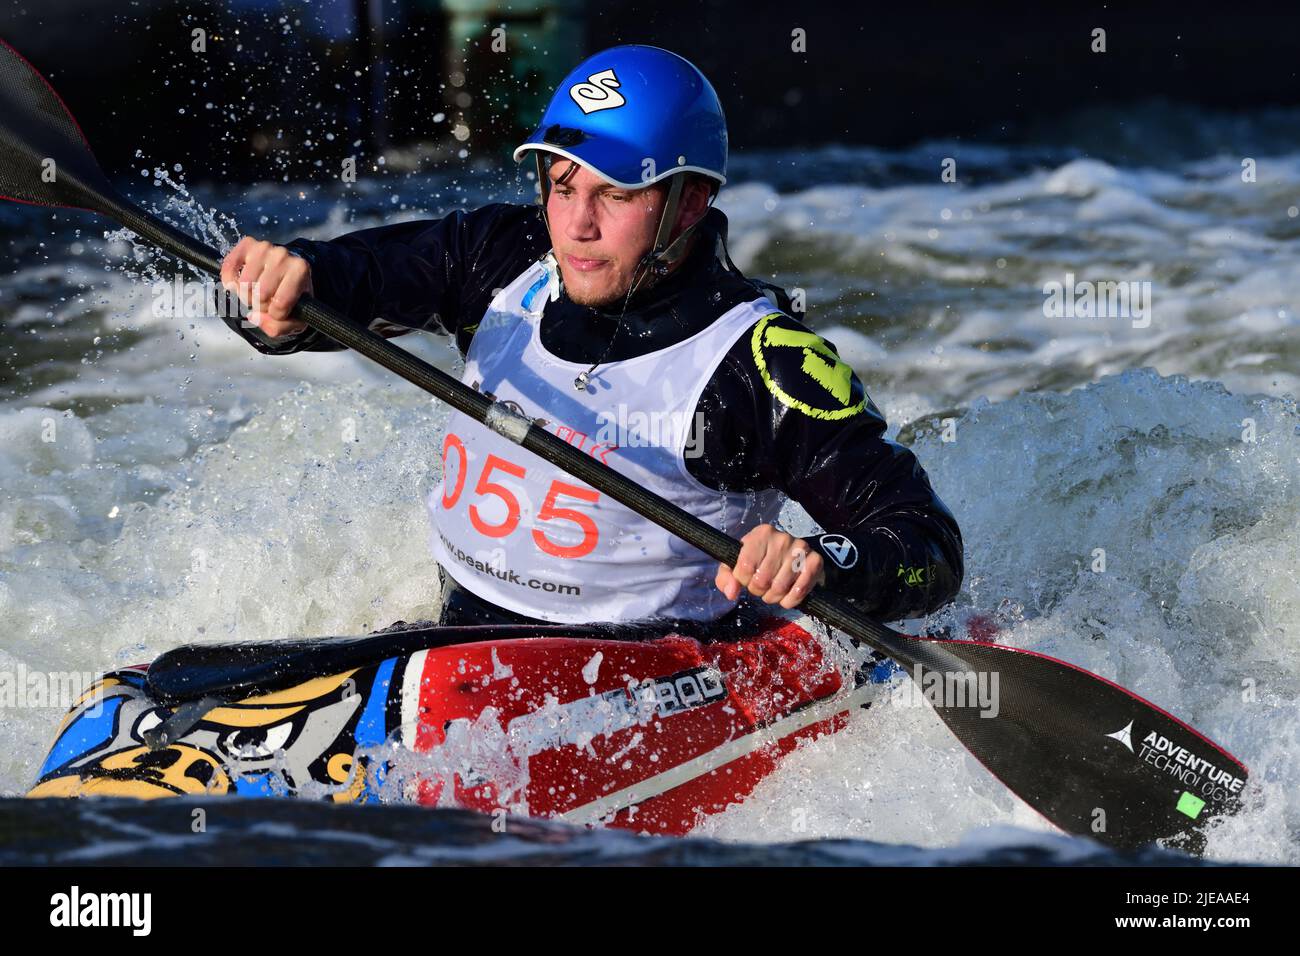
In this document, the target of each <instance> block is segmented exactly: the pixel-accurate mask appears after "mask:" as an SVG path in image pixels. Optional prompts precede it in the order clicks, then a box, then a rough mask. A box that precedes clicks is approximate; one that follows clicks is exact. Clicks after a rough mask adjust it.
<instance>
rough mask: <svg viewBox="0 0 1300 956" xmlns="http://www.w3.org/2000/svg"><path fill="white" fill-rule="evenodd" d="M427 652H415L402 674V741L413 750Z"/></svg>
mask: <svg viewBox="0 0 1300 956" xmlns="http://www.w3.org/2000/svg"><path fill="white" fill-rule="evenodd" d="M428 656H429V652H428V651H416V652H415V653H414V654H412V655H411V656H410V658H409V659H408V660H407V662H406V669H405V670H404V671H403V672H402V740H403V741H405V743H406V746H408V747H410V748H411V749H412V750H414V749H415V734H416V730H417V729H418V728H419V725H420V690H421V687H422V684H423V679H424V659H425V658H426V657H428Z"/></svg>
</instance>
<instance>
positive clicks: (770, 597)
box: [763, 550, 804, 605]
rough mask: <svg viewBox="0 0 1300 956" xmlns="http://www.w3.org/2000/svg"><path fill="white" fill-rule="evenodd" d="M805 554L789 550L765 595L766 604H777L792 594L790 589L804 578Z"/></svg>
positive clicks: (764, 601)
mask: <svg viewBox="0 0 1300 956" xmlns="http://www.w3.org/2000/svg"><path fill="white" fill-rule="evenodd" d="M803 567H804V552H803V551H800V550H788V551H786V553H785V560H783V561H782V562H781V563H780V565H779V566H778V568H777V571H776V575H775V576H774V577H773V578H772V586H771V587H769V588H768V589H767V593H765V594H764V595H763V603H764V604H775V603H777V602H778V601H782V603H783V605H784V601H783V599H784V598H785V597H786V596H787V595H788V594H789V593H790V588H791V587H792V586H793V585H794V584H795V582H796V581H799V580H801V579H802V577H803Z"/></svg>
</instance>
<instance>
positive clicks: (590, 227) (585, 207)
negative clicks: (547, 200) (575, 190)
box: [564, 197, 600, 242]
mask: <svg viewBox="0 0 1300 956" xmlns="http://www.w3.org/2000/svg"><path fill="white" fill-rule="evenodd" d="M572 208H573V214H572V215H571V216H569V221H568V223H567V224H566V226H565V230H564V234H565V235H566V236H568V237H569V238H570V239H572V240H574V241H575V242H589V241H591V240H593V239H599V238H600V227H599V226H598V225H597V223H596V201H595V199H594V197H593V198H589V199H585V200H579V201H577V202H575V203H573V207H572Z"/></svg>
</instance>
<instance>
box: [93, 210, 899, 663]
mask: <svg viewBox="0 0 1300 956" xmlns="http://www.w3.org/2000/svg"><path fill="white" fill-rule="evenodd" d="M103 198H104V200H105V202H104V204H103V211H104V212H105V213H106V214H108V215H111V216H112V217H113V218H114V219H116V220H117V221H118V222H120V223H121V224H122V225H124V226H126V227H127V228H128V229H130V230H131V231H132V232H134V233H136V234H137V235H139V236H141V237H142V238H144V239H148V240H149V241H150V242H152V243H154V244H155V245H156V246H158V247H159V248H161V249H163V250H164V251H166V252H168V253H170V254H172V255H174V256H176V257H177V258H180V259H183V260H184V261H186V262H188V263H190V264H191V265H194V266H196V267H198V268H199V269H202V270H203V271H205V272H208V273H211V274H212V275H214V276H220V274H221V260H220V257H219V255H218V253H217V251H216V250H215V249H213V248H212V247H210V246H207V245H205V244H203V243H201V242H199V241H198V240H196V239H194V238H193V237H192V236H189V235H186V234H185V233H183V232H181V231H180V230H178V229H174V228H172V227H171V226H169V225H167V224H166V223H164V222H161V221H160V220H158V219H157V218H155V217H153V216H150V215H149V214H147V213H145V212H144V211H143V210H140V209H138V208H137V207H135V206H134V205H132V204H130V203H129V202H127V201H125V200H123V199H121V198H120V197H117V196H106V197H103ZM294 314H295V315H297V317H298V318H299V319H301V320H302V321H304V322H306V323H307V324H308V325H310V326H311V327H312V328H314V329H317V330H319V331H320V332H321V333H322V334H324V335H326V336H328V337H329V338H331V339H333V340H334V341H335V342H338V343H339V344H340V345H343V346H345V347H347V348H350V349H352V350H353V351H354V352H358V353H360V354H361V355H364V356H365V357H366V358H368V359H370V360H371V361H374V362H377V363H378V364H380V365H382V366H383V367H384V368H386V369H388V370H389V371H390V372H393V373H395V374H396V375H399V376H401V377H402V378H404V379H406V381H408V382H410V383H411V384H412V385H415V386H417V387H418V388H421V389H423V390H424V391H426V392H428V393H429V394H431V395H433V396H434V397H435V398H437V399H439V400H441V401H443V402H446V403H447V404H448V405H450V406H451V407H452V408H455V409H456V410H457V411H460V412H463V413H464V414H465V415H468V416H469V417H470V418H472V419H474V420H475V421H477V422H480V423H482V424H484V425H486V426H487V427H489V428H492V429H493V430H494V431H496V432H498V433H500V434H502V435H504V436H505V437H507V438H509V439H511V440H512V441H514V442H516V443H517V444H519V445H522V446H523V447H524V448H526V449H527V450H528V451H530V452H532V453H533V454H535V455H537V456H538V457H540V458H543V459H545V460H546V461H548V462H550V463H551V464H553V465H555V466H556V467H558V468H561V469H563V470H564V471H565V472H567V473H568V474H570V475H572V476H574V477H575V478H578V479H579V480H581V481H584V482H586V483H587V484H588V485H590V486H591V487H593V488H595V489H597V490H598V491H600V492H603V493H604V494H607V495H609V496H610V497H611V498H613V499H614V500H616V501H618V502H620V503H622V504H624V505H626V506H627V507H628V508H630V509H632V510H633V511H635V512H636V513H637V514H639V515H642V516H644V517H646V518H649V519H650V520H651V521H653V522H655V523H656V524H658V525H659V526H660V527H662V528H664V529H666V530H667V531H669V532H671V533H672V534H675V535H677V536H678V537H679V538H681V539H682V540H683V541H685V542H686V543H688V544H690V545H692V546H693V547H695V548H698V549H699V550H701V551H703V552H704V553H705V554H707V555H708V556H709V557H711V558H713V559H714V560H716V561H720V562H721V563H723V564H725V565H727V567H735V565H736V561H737V560H739V557H740V542H739V541H737V540H736V539H735V538H732V537H731V536H730V535H727V534H723V533H722V532H721V531H719V530H717V529H716V528H713V527H710V526H709V525H707V524H705V523H704V522H703V521H701V520H700V519H699V518H696V517H695V516H694V515H692V514H689V513H688V512H686V511H683V510H682V509H681V508H679V507H677V506H676V505H674V504H672V503H671V502H669V501H666V500H664V499H663V498H661V497H659V496H658V495H656V494H654V493H653V492H650V491H647V490H646V489H645V488H643V487H641V486H640V485H638V484H637V483H636V482H634V481H632V480H631V479H629V478H627V477H626V476H625V475H623V474H621V473H620V472H617V471H615V470H614V469H613V468H611V467H609V466H608V465H606V464H605V463H604V462H601V461H597V460H596V459H595V458H593V457H592V456H590V455H588V454H585V453H584V452H582V451H580V450H578V449H577V448H575V447H574V446H572V445H570V444H568V443H567V442H565V441H562V440H561V439H559V438H557V437H556V436H555V435H552V434H551V433H550V432H548V431H546V430H545V429H543V428H540V427H538V426H537V425H535V424H533V423H532V422H531V421H530V420H528V419H525V418H523V417H522V416H520V415H518V414H517V413H515V412H512V411H510V410H508V409H506V408H505V407H504V406H502V405H499V404H497V403H496V402H493V401H492V400H491V399H489V398H487V397H486V396H484V395H482V394H481V393H479V392H476V391H475V390H474V389H472V388H470V387H468V386H467V385H465V384H464V383H463V382H459V381H457V380H456V379H455V378H452V377H451V376H450V375H448V374H447V373H446V372H443V371H442V370H441V369H438V368H435V367H434V366H432V365H430V364H429V363H427V362H424V361H422V360H420V359H419V358H416V357H415V356H414V355H412V354H410V353H409V352H407V351H406V350H404V349H400V348H398V347H397V346H395V345H393V344H392V343H391V342H389V341H388V340H387V339H385V338H383V337H382V336H380V335H376V334H375V333H374V332H371V331H370V330H369V329H365V328H361V327H359V326H357V325H356V324H355V323H353V322H350V321H349V320H348V319H346V318H345V317H344V316H343V315H341V314H340V313H338V312H337V311H335V310H334V309H332V308H330V307H329V306H327V305H325V304H324V303H322V302H320V301H318V300H316V299H313V298H312V297H310V296H303V297H302V298H300V299H299V300H298V303H297V305H296V306H295V307H294ZM799 607H800V610H802V611H803V612H804V613H806V614H809V615H811V616H812V617H815V618H817V619H819V620H821V621H823V622H825V623H826V624H829V625H831V626H832V627H835V628H838V629H839V630H841V631H843V632H844V633H846V634H848V635H850V636H851V637H855V638H857V639H858V640H860V641H862V642H864V643H866V644H868V645H870V646H871V647H873V648H875V649H876V650H879V651H881V652H882V653H884V654H887V655H889V656H890V657H892V658H894V659H895V660H897V661H898V662H899V663H901V664H903V665H905V666H907V667H909V668H910V667H912V666H913V665H914V663H915V660H916V658H915V656H914V655H913V654H912V653H910V651H909V649H908V647H907V646H906V644H907V643H908V642H913V641H914V640H915V639H914V638H908V637H906V636H905V635H902V634H899V633H898V632H896V631H894V630H891V629H890V628H888V627H885V626H884V625H883V624H879V623H877V622H876V621H873V620H871V619H870V618H867V617H865V616H864V615H863V614H862V613H861V612H860V611H858V610H857V609H856V608H854V607H853V606H852V605H850V604H849V603H848V602H847V601H846V600H844V599H843V598H840V597H837V596H835V595H833V594H830V593H829V592H827V591H825V590H824V589H820V588H814V589H813V590H812V591H811V592H810V593H809V594H808V595H807V596H806V597H805V598H804V600H803V602H802V603H801V604H800V605H799Z"/></svg>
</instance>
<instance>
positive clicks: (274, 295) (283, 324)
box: [221, 236, 312, 339]
mask: <svg viewBox="0 0 1300 956" xmlns="http://www.w3.org/2000/svg"><path fill="white" fill-rule="evenodd" d="M221 285H222V287H224V288H225V289H226V291H227V292H232V293H234V294H236V295H238V296H239V299H240V301H241V302H243V303H244V305H245V306H247V307H248V308H250V309H252V310H253V311H251V312H249V313H248V321H249V322H251V323H252V324H253V325H255V326H257V327H258V328H260V329H261V330H262V331H263V332H264V333H266V334H267V335H269V336H270V337H271V338H273V339H274V338H279V337H280V336H282V335H294V334H296V333H298V332H301V331H302V330H303V329H305V328H307V323H306V322H299V321H298V320H297V319H291V318H290V317H289V314H290V313H291V312H292V311H293V307H294V305H295V304H296V303H297V302H298V298H299V297H300V296H301V295H302V294H303V293H304V292H305V293H307V294H311V291H312V286H311V266H310V265H309V264H308V263H307V260H305V259H301V258H299V257H298V256H295V255H294V254H293V253H291V252H290V251H289V250H288V249H286V248H285V247H284V246H276V245H272V244H271V243H269V242H264V241H260V240H257V239H254V238H253V237H252V236H244V238H242V239H240V240H239V243H238V244H237V245H236V246H235V248H233V249H231V250H230V252H229V253H227V254H226V258H225V260H224V261H223V262H222V263H221Z"/></svg>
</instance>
